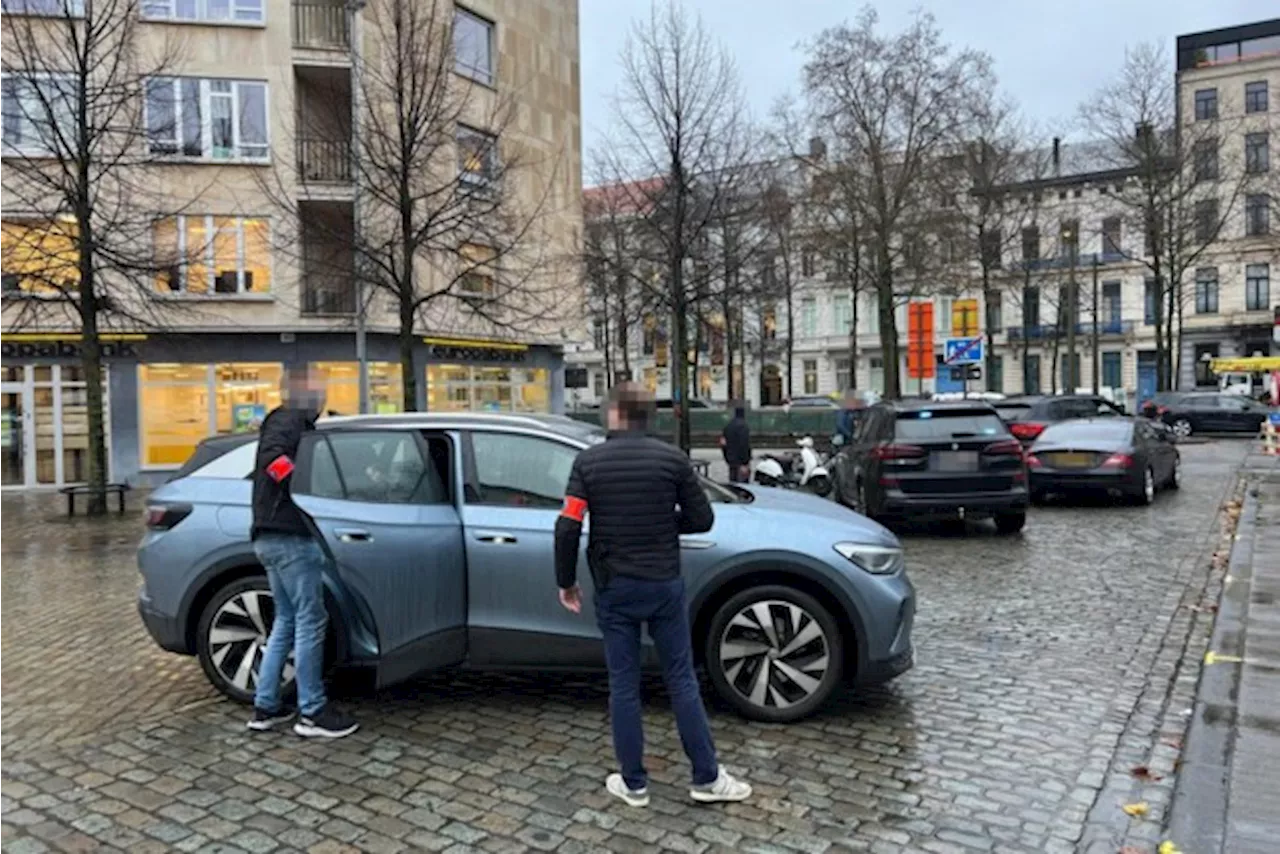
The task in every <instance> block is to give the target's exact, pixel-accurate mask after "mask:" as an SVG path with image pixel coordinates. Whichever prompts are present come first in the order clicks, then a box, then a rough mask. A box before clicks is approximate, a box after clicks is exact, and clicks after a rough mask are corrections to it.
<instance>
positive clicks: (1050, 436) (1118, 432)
mask: <svg viewBox="0 0 1280 854" xmlns="http://www.w3.org/2000/svg"><path fill="white" fill-rule="evenodd" d="M1132 431H1133V424H1132V423H1130V422H1129V421H1122V420H1118V419H1114V418H1108V419H1107V420H1105V421H1064V422H1063V423H1061V424H1053V425H1051V426H1050V427H1049V428H1048V429H1046V430H1045V431H1044V432H1043V433H1041V434H1040V439H1039V441H1040V442H1042V443H1045V444H1049V443H1057V444H1071V443H1077V442H1096V443H1101V444H1105V445H1115V444H1119V443H1121V442H1127V441H1129V435H1130V433H1131V432H1132Z"/></svg>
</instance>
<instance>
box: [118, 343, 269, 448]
mask: <svg viewBox="0 0 1280 854" xmlns="http://www.w3.org/2000/svg"><path fill="white" fill-rule="evenodd" d="M283 376H284V369H283V367H282V366H281V365H280V364H278V363H246V362H232V363H224V364H218V365H207V364H176V363H170V364H150V365H139V366H138V396H139V418H140V423H139V425H138V426H139V436H140V443H141V448H140V451H141V459H142V466H143V468H176V467H177V466H180V465H181V464H182V463H183V462H185V461H186V459H187V458H188V457H190V456H191V453H192V452H193V451H194V450H195V448H196V445H197V444H199V443H200V442H201V441H202V440H203V439H205V438H207V437H208V436H211V435H213V434H215V433H232V432H244V431H250V430H256V429H257V428H258V425H259V424H261V422H262V419H263V418H265V417H266V415H267V413H268V412H270V411H271V410H272V409H275V408H276V407H277V406H279V405H280V381H281V379H282V378H283Z"/></svg>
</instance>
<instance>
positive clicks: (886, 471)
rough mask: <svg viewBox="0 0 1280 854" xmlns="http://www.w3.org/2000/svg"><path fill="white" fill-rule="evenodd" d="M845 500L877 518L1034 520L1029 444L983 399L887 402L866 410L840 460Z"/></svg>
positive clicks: (1015, 527)
mask: <svg viewBox="0 0 1280 854" xmlns="http://www.w3.org/2000/svg"><path fill="white" fill-rule="evenodd" d="M835 466H836V483H837V486H836V490H837V493H836V494H837V498H838V499H839V500H840V502H841V503H842V504H845V505H847V506H849V507H852V508H854V509H855V510H857V511H858V512H860V513H862V514H863V515H865V516H869V517H871V518H873V519H877V520H884V521H889V520H895V519H905V518H939V517H941V518H947V517H950V518H955V517H957V516H958V517H960V518H986V517H990V518H992V519H994V520H995V523H996V527H997V528H998V529H999V530H1000V532H1001V533H1013V532H1015V531H1019V530H1021V529H1022V526H1023V525H1024V524H1025V523H1026V519H1027V503H1028V494H1027V468H1026V463H1025V462H1024V460H1023V451H1022V444H1021V443H1020V442H1019V441H1018V440H1017V439H1016V438H1014V436H1013V435H1012V434H1011V433H1010V432H1009V428H1008V427H1007V426H1006V425H1005V423H1004V421H1002V420H1001V419H1000V416H999V415H997V414H996V411H995V409H993V408H992V407H991V406H990V405H989V404H987V403H983V402H981V401H973V400H966V401H956V402H954V403H952V402H947V403H931V402H925V401H886V402H883V403H878V404H876V405H875V406H872V407H871V408H869V409H868V410H866V414H865V415H864V416H863V417H862V418H861V419H860V420H859V424H858V432H857V434H856V435H855V436H854V438H853V441H852V442H851V443H850V444H849V446H848V447H846V448H844V449H843V450H841V452H840V455H839V456H838V457H837V459H836V463H835Z"/></svg>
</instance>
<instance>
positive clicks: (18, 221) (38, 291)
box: [0, 214, 80, 300]
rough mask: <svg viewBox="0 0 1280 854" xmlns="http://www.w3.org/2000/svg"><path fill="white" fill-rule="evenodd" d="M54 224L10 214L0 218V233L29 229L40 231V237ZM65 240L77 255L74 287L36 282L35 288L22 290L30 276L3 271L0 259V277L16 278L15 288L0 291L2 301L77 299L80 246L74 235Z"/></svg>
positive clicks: (0, 258) (78, 292)
mask: <svg viewBox="0 0 1280 854" xmlns="http://www.w3.org/2000/svg"><path fill="white" fill-rule="evenodd" d="M54 224H55V222H54V221H52V220H50V219H49V218H48V217H40V216H31V215H27V216H24V215H21V214H11V215H9V216H6V217H3V218H0V231H3V230H4V229H6V228H11V227H20V228H23V229H25V230H28V231H29V230H31V229H36V228H39V229H41V231H42V235H43V234H47V232H48V231H50V229H51V227H52V226H53V225H54ZM64 224H66V225H73V223H64ZM24 236H25V235H24ZM43 239H45V238H44V237H43V236H42V240H43ZM67 239H68V241H69V242H70V243H71V244H72V246H71V248H72V249H73V250H74V251H75V252H76V255H77V259H76V260H77V267H76V269H75V271H74V274H75V278H76V285H75V287H71V286H62V285H57V284H53V285H46V286H41V285H40V283H39V282H37V284H36V287H34V288H24V287H23V281H24V280H25V279H30V278H31V276H24V275H23V274H22V273H14V272H6V271H4V270H3V258H2V257H0V275H3V276H5V277H8V276H17V277H18V284H17V287H14V288H8V287H3V290H0V296H2V297H3V299H5V300H12V299H49V300H62V299H67V298H69V297H70V298H75V297H78V296H79V294H80V287H79V276H80V272H79V266H78V263H79V251H80V244H79V240H78V237H77V236H76V235H75V234H72V235H70V236H67ZM71 272H72V271H71V270H70V269H68V273H71Z"/></svg>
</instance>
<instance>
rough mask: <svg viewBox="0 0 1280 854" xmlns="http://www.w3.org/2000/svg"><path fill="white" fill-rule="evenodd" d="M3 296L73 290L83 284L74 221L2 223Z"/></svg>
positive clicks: (15, 221) (1, 264) (17, 221)
mask: <svg viewBox="0 0 1280 854" xmlns="http://www.w3.org/2000/svg"><path fill="white" fill-rule="evenodd" d="M0 271H3V279H4V295H5V296H10V295H16V294H35V295H40V294H45V295H50V296H55V295H57V294H66V293H74V292H76V291H77V290H79V288H78V285H79V283H80V244H79V243H78V241H77V240H76V228H75V223H74V222H62V221H54V222H49V221H33V220H4V221H3V222H2V223H0Z"/></svg>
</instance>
